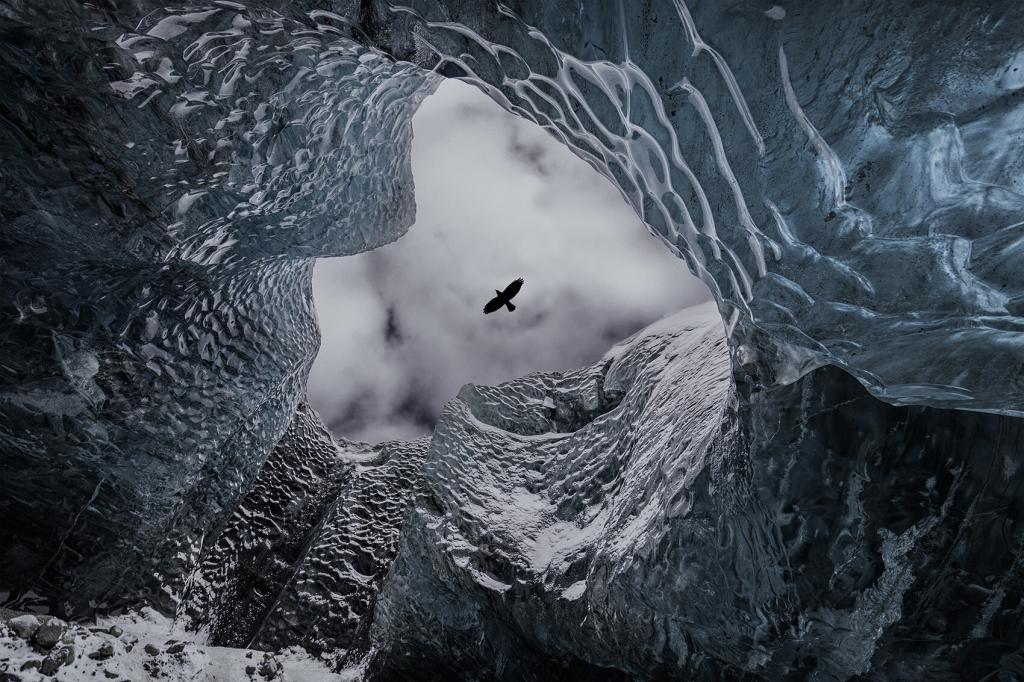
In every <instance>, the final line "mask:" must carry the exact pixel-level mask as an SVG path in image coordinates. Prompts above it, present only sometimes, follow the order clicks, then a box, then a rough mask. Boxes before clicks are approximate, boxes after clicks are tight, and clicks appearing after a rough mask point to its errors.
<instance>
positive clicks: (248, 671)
mask: <svg viewBox="0 0 1024 682" xmlns="http://www.w3.org/2000/svg"><path fill="white" fill-rule="evenodd" d="M245 674H246V675H249V676H252V675H255V674H256V666H254V665H247V666H245Z"/></svg>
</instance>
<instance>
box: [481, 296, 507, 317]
mask: <svg viewBox="0 0 1024 682" xmlns="http://www.w3.org/2000/svg"><path fill="white" fill-rule="evenodd" d="M503 305H505V299H504V294H502V295H501V296H495V297H494V298H492V299H491V300H489V301H488V302H487V305H485V306H484V315H487V314H489V313H493V312H494V311H495V310H497V309H498V308H500V307H501V306H503Z"/></svg>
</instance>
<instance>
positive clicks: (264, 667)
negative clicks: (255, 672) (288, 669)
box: [259, 654, 284, 680]
mask: <svg viewBox="0 0 1024 682" xmlns="http://www.w3.org/2000/svg"><path fill="white" fill-rule="evenodd" d="M282 672H284V668H283V667H282V666H281V663H280V662H279V661H278V660H277V659H276V658H274V657H273V656H271V655H270V654H265V655H264V656H263V660H262V661H260V667H259V673H260V677H263V678H265V679H268V680H274V679H277V678H278V677H280V676H281V673H282Z"/></svg>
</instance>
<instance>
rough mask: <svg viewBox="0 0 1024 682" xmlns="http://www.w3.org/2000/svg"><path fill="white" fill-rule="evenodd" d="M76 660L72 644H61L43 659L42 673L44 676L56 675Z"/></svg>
mask: <svg viewBox="0 0 1024 682" xmlns="http://www.w3.org/2000/svg"><path fill="white" fill-rule="evenodd" d="M74 660H75V647H73V646H71V645H70V644H63V643H62V644H60V645H59V646H55V647H53V649H51V650H50V653H48V654H47V655H46V658H44V659H43V665H42V666H41V667H40V671H41V672H42V673H43V674H44V675H55V674H56V673H57V671H58V670H59V669H60V668H61V667H63V666H65V665H68V664H70V663H72V662H73V661H74Z"/></svg>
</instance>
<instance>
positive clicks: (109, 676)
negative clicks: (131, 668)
mask: <svg viewBox="0 0 1024 682" xmlns="http://www.w3.org/2000/svg"><path fill="white" fill-rule="evenodd" d="M103 676H104V677H106V678H107V679H108V680H113V679H115V678H116V677H117V673H115V672H111V671H109V670H104V671H103Z"/></svg>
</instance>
